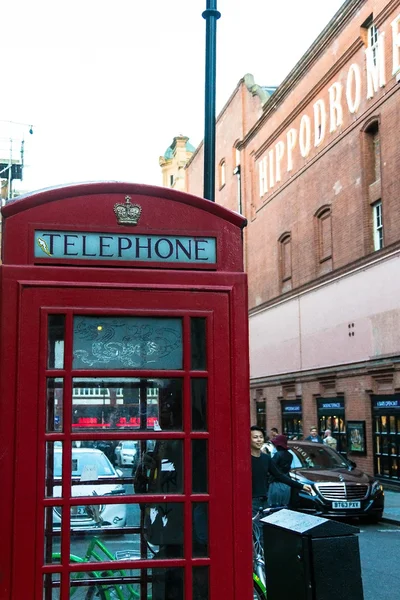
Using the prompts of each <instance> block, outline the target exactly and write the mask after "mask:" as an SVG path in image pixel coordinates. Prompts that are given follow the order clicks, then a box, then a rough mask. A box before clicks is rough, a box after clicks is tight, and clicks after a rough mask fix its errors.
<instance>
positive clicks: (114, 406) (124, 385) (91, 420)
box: [72, 377, 183, 433]
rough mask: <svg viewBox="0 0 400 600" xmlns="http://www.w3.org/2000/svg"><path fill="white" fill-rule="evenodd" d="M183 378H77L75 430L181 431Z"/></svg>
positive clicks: (75, 382) (73, 401)
mask: <svg viewBox="0 0 400 600" xmlns="http://www.w3.org/2000/svg"><path fill="white" fill-rule="evenodd" d="M182 390H183V380H182V379H144V378H143V379H137V378H129V377H103V378H101V379H100V378H96V377H88V378H83V377H76V378H74V379H73V392H72V394H73V395H72V430H73V431H74V433H78V432H81V431H96V430H97V431H98V430H99V429H100V430H104V429H106V430H107V431H125V432H126V431H135V430H145V431H146V430H152V431H153V430H154V431H182V424H183V402H182V397H183V391H182Z"/></svg>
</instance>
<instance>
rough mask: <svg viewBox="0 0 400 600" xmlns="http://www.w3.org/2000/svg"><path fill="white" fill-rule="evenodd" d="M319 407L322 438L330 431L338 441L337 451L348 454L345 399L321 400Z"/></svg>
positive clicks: (318, 403) (319, 400)
mask: <svg viewBox="0 0 400 600" xmlns="http://www.w3.org/2000/svg"><path fill="white" fill-rule="evenodd" d="M317 406H318V421H319V434H320V436H321V437H323V436H324V432H325V431H326V430H327V429H330V431H331V432H332V436H333V437H334V438H335V439H336V441H337V448H336V449H337V451H338V452H341V453H343V454H346V450H347V440H346V425H345V408H344V398H343V397H336V398H319V399H318V401H317Z"/></svg>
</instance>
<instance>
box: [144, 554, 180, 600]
mask: <svg viewBox="0 0 400 600" xmlns="http://www.w3.org/2000/svg"><path fill="white" fill-rule="evenodd" d="M165 558H175V557H174V556H173V552H172V551H168V550H167V551H166V556H165ZM172 590H173V595H171V591H172ZM152 591H153V593H152V596H151V598H153V599H154V600H157V599H159V600H161V599H162V600H167V599H168V598H171V599H172V598H173V600H183V599H184V571H183V569H182V568H180V567H170V568H169V569H153V583H152Z"/></svg>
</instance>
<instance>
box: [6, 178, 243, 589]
mask: <svg viewBox="0 0 400 600" xmlns="http://www.w3.org/2000/svg"><path fill="white" fill-rule="evenodd" d="M244 225H245V220H244V218H243V217H241V216H240V215H238V214H235V213H232V212H229V211H227V210H225V209H224V208H222V207H221V206H218V205H215V204H213V203H211V202H209V201H206V200H203V199H199V198H196V197H193V196H190V195H187V194H183V193H179V192H175V191H172V190H168V189H162V188H154V187H148V186H142V185H134V184H125V183H94V184H84V185H74V186H68V187H61V188H54V189H49V190H45V191H43V192H38V193H34V194H29V195H27V196H24V197H21V198H20V199H17V200H15V201H13V202H10V203H9V204H7V205H6V206H5V207H4V208H3V264H2V266H1V382H0V384H1V395H0V402H1V420H0V443H1V451H0V457H1V482H2V486H1V493H0V498H1V506H2V510H1V515H2V542H1V546H0V552H1V579H0V597H1V598H2V599H3V600H11V599H12V600H26V599H27V598H29V599H30V600H39V599H40V600H55V599H61V600H68V598H75V600H82V599H84V598H85V599H89V598H93V599H97V598H101V599H103V600H116V599H120V600H128V599H129V600H144V599H146V600H147V599H152V600H167V599H170V598H171V599H172V598H173V599H175V600H183V599H185V600H192V599H193V600H200V599H201V600H208V599H210V600H220V599H221V598H237V599H238V600H239V599H240V600H244V599H248V598H251V597H252V596H251V594H252V576H251V568H252V566H251V563H252V551H251V525H250V523H251V521H250V519H251V510H250V505H251V496H250V456H249V444H248V426H249V414H248V407H249V402H248V397H249V385H248V347H247V346H248V341H247V291H246V277H245V274H244V273H243V261H242V228H243V226H244Z"/></svg>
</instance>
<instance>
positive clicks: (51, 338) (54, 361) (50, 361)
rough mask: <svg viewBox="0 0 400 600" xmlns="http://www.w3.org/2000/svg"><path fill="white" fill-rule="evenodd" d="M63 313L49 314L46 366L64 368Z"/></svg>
mask: <svg viewBox="0 0 400 600" xmlns="http://www.w3.org/2000/svg"><path fill="white" fill-rule="evenodd" d="M64 329H65V316H64V315H49V317H48V341H47V368H48V369H63V368H64Z"/></svg>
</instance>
